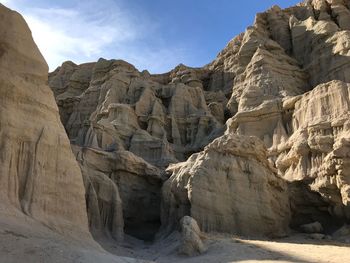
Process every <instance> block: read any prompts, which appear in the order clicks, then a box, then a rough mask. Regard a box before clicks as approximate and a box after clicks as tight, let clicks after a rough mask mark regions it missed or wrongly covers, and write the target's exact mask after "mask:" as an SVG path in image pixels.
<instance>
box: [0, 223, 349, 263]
mask: <svg viewBox="0 0 350 263" xmlns="http://www.w3.org/2000/svg"><path fill="white" fill-rule="evenodd" d="M178 237H179V235H178V234H173V235H171V236H170V237H168V238H166V239H165V240H163V241H162V242H156V243H154V244H150V243H145V242H141V241H138V240H135V239H132V238H130V237H126V240H125V242H124V243H123V244H120V245H116V244H115V243H111V242H109V243H108V242H105V243H104V248H105V249H106V250H108V251H109V252H111V253H108V252H106V251H104V250H103V249H101V248H100V247H99V246H98V245H97V244H96V243H94V242H81V241H74V240H67V239H66V238H63V237H62V236H60V235H58V234H55V233H54V232H52V231H51V230H50V229H48V228H46V227H44V226H42V225H40V224H38V223H36V222H35V221H33V220H28V219H25V220H24V219H18V218H13V219H11V220H9V218H0V262H1V263H21V262H26V263H32V262H33V263H41V262H43V263H51V262H53V263H61V262H62V263H63V262H65V263H66V262H74V263H76V262H78V263H79V262H87V263H95V262H98V263H100V262H107V263H110V262H111V263H112V262H113V263H119V262H121V263H136V262H137V263H141V262H170V263H171V262H189V263H200V262H215V263H219V262H223V263H229V262H261V261H263V262H339V263H343V262H344V263H346V262H350V245H349V244H344V243H336V242H332V241H331V240H312V239H309V238H308V236H306V235H301V234H298V235H293V236H291V237H288V238H284V239H279V240H274V241H267V240H265V241H264V240H249V239H242V238H238V237H233V236H229V235H219V234H211V235H208V237H207V239H206V241H205V243H206V245H207V246H208V251H207V252H206V253H204V254H203V255H200V256H196V257H190V258H189V257H185V256H179V255H178V253H177V246H178V244H179V243H178ZM112 253H113V254H117V255H118V256H115V255H112ZM132 258H134V259H132ZM135 258H136V260H135Z"/></svg>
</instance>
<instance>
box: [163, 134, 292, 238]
mask: <svg viewBox="0 0 350 263" xmlns="http://www.w3.org/2000/svg"><path fill="white" fill-rule="evenodd" d="M168 170H169V171H171V172H172V176H171V177H170V179H169V180H168V181H167V182H166V183H165V184H164V186H163V207H162V208H163V209H162V222H163V223H164V225H165V226H167V227H168V228H169V227H170V229H171V226H173V225H176V224H177V222H178V220H179V219H181V217H183V216H184V215H191V216H192V217H193V218H194V219H195V220H196V221H197V222H198V223H199V226H200V228H201V229H202V230H204V231H206V232H212V231H215V232H226V233H234V234H239V235H246V236H261V235H264V236H283V235H285V234H286V233H287V230H288V223H289V218H290V207H289V200H288V194H287V185H286V183H285V182H284V181H283V180H282V179H281V178H279V177H278V176H277V173H276V170H275V169H274V168H273V167H272V166H271V164H270V163H269V162H268V160H267V151H266V148H265V146H264V145H263V143H262V142H261V141H260V140H259V139H257V138H256V137H244V136H238V135H234V134H229V135H225V136H222V137H220V138H218V139H216V140H215V141H214V142H212V143H211V144H209V145H208V146H206V147H205V149H204V151H203V152H201V153H199V154H194V155H192V157H191V158H190V159H189V160H187V162H185V163H179V164H175V165H173V166H170V167H169V168H168Z"/></svg>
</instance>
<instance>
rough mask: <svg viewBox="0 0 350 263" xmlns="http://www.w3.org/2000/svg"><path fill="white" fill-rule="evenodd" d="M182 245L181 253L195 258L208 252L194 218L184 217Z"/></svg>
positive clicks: (182, 222)
mask: <svg viewBox="0 0 350 263" xmlns="http://www.w3.org/2000/svg"><path fill="white" fill-rule="evenodd" d="M180 225H181V244H180V246H179V253H180V254H184V255H187V256H195V255H198V254H202V253H204V252H205V251H206V247H205V246H204V244H203V242H202V237H203V234H202V233H201V230H200V229H199V226H198V224H197V222H196V220H194V219H193V218H191V217H189V216H184V217H183V218H182V219H181V221H180Z"/></svg>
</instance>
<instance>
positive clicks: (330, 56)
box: [49, 0, 350, 235]
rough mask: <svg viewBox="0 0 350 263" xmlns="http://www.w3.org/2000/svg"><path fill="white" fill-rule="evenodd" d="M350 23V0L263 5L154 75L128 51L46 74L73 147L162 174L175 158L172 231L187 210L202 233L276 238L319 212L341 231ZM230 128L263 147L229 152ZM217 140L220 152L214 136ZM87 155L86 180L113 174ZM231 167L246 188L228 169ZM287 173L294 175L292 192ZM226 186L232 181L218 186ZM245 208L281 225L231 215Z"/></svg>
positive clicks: (168, 198)
mask: <svg viewBox="0 0 350 263" xmlns="http://www.w3.org/2000/svg"><path fill="white" fill-rule="evenodd" d="M349 28H350V11H349V2H348V1H342V0H337V1H335V0H333V1H331V0H307V1H304V2H302V3H301V4H299V5H296V6H294V7H290V8H287V9H281V8H279V7H277V6H274V7H272V8H270V9H269V10H267V11H266V12H263V13H260V14H257V16H256V18H255V21H254V24H253V25H252V26H251V27H248V28H247V30H246V31H245V32H244V33H242V34H240V35H238V36H237V37H235V38H234V39H233V40H231V41H230V42H229V43H228V45H227V46H226V47H225V48H224V50H223V51H221V52H220V53H219V54H218V56H217V58H216V59H215V60H214V61H213V62H212V63H210V64H209V65H207V66H205V67H203V68H190V67H186V66H184V65H182V64H180V65H179V66H177V67H176V68H175V69H174V70H172V71H170V72H168V73H164V74H158V75H152V74H150V73H149V72H147V71H143V72H139V71H138V70H137V69H136V68H135V67H134V66H132V65H130V64H128V63H127V62H124V61H121V60H109V61H108V60H104V59H100V60H99V61H98V62H96V63H88V64H82V65H75V64H74V63H72V62H65V63H63V64H62V66H61V67H60V68H58V69H57V70H56V71H54V72H53V73H51V74H50V78H49V81H50V85H51V87H52V89H53V91H54V93H55V95H56V100H57V103H58V105H59V109H60V114H61V119H62V122H63V124H64V126H65V128H66V130H67V133H68V135H69V138H70V140H71V143H72V144H73V145H78V146H79V147H83V148H84V147H85V148H89V151H96V152H97V151H98V152H99V155H101V156H108V155H110V154H116V153H118V152H119V153H120V152H124V153H126V152H132V153H133V154H134V155H136V156H138V157H140V158H142V159H143V162H145V163H147V164H149V165H152V166H155V167H158V168H159V169H160V171H164V170H165V168H166V167H167V166H168V165H169V164H174V163H177V164H175V165H171V166H170V168H169V169H168V170H169V171H172V173H173V175H172V176H171V177H170V179H169V180H168V181H167V182H166V183H165V185H164V187H163V198H164V200H162V201H163V203H164V207H163V208H164V210H163V213H162V219H163V227H164V228H165V229H172V227H173V226H174V225H177V224H178V223H179V220H180V218H182V217H183V216H184V215H191V216H193V217H194V218H195V219H196V220H197V221H198V224H199V225H200V227H201V228H202V229H203V230H204V231H211V230H215V231H224V232H233V233H239V234H249V235H250V234H254V233H255V234H257V233H258V234H265V235H266V234H268V235H272V234H277V235H279V234H282V233H285V232H286V230H287V226H288V225H290V226H292V227H293V228H295V229H299V227H300V225H303V224H307V223H312V222H314V221H319V222H320V223H321V225H322V227H324V229H325V231H326V232H327V231H334V229H335V228H337V227H340V226H341V225H342V224H343V223H346V222H347V223H349V220H350V215H349V213H350V212H349V193H350V183H349V182H350V181H349V180H350V179H349V178H348V177H349V176H348V174H347V170H348V167H347V166H348V158H349V156H348V146H349V145H350V144H349V140H350V138H348V137H349V136H348V134H347V133H348V130H349V124H348V121H347V118H348V115H349V109H348V107H349V101H348V100H349V98H348V97H349V95H348V94H349V91H348V83H349V82H350V80H349V65H350V60H349V46H350V35H349V32H350V31H349V30H348V29H349ZM225 123H226V124H225ZM225 128H227V129H226V132H225V134H226V135H224V136H222V135H223V133H224V130H225ZM235 135H240V136H241V135H242V136H255V137H257V138H259V139H260V140H261V141H262V142H263V143H264V144H265V147H266V148H267V150H265V148H264V150H261V149H263V146H262V145H261V146H260V143H257V144H258V145H259V146H258V148H257V149H255V148H254V151H253V150H250V149H251V147H252V146H251V143H247V145H248V146H247V147H246V148H245V149H244V150H239V151H238V150H234V151H232V150H230V149H229V148H228V147H229V146H228V145H230V144H231V140H235V139H232V138H235V137H234V136H235ZM220 136H221V137H220ZM217 137H220V138H219V139H218V141H216V142H220V143H219V146H217V147H222V149H221V152H219V151H216V150H213V149H214V148H215V149H216V148H217V147H216V146H215V144H214V143H212V144H210V143H211V142H212V141H213V140H214V139H215V138H217ZM242 138H246V137H242ZM242 140H243V141H245V140H246V139H242ZM249 140H253V139H249ZM249 140H248V141H249ZM242 143H243V142H242ZM208 144H209V145H210V146H207V145H208ZM253 144H254V143H253ZM206 146H207V148H205V147H206ZM235 147H236V146H234V147H233V148H234V149H236V148H235ZM260 147H262V148H261V149H260ZM203 149H204V150H203ZM210 149H211V150H210ZM227 152H229V153H230V154H227ZM262 152H264V153H262ZM191 154H194V155H192V156H191ZM190 156H191V157H190ZM208 156H210V158H209V157H208ZM211 156H214V157H211ZM189 157H190V158H189ZM94 158H95V157H94ZM104 158H105V157H104ZM118 158H119V157H118ZM187 158H189V159H188V160H187V162H184V161H186V159H187ZM99 159H100V157H96V160H99ZM96 160H95V161H94V162H96ZM115 160H118V159H115ZM121 160H122V161H124V159H121ZM233 160H234V161H233ZM125 162H126V163H129V161H125ZM179 162H184V163H179ZM231 162H234V163H237V165H238V164H239V165H238V166H237V167H238V168H237V167H234V166H232V167H231V166H230V165H229V164H231ZM80 163H81V167H82V170H85V173H86V174H88V175H87V176H84V177H85V178H88V177H89V178H95V179H94V180H95V182H97V181H101V182H107V181H108V180H107V179H106V178H111V177H110V174H109V173H110V171H111V169H112V170H113V169H114V168H113V167H114V164H108V165H107V166H111V167H112V168H111V169H105V170H102V171H101V170H99V171H98V172H97V173H95V171H94V170H91V169H86V168H84V166H85V164H84V162H80ZM228 163H229V164H228ZM246 163H247V164H246ZM131 164H132V165H135V163H134V162H131ZM86 165H87V164H86ZM246 165H248V166H247V167H249V168H246ZM251 165H252V166H253V167H255V168H254V169H256V171H254V173H253V174H254V178H255V177H257V178H258V179H256V180H257V181H256V182H261V184H262V185H263V187H260V188H258V189H255V188H252V185H251V183H250V179H249V178H250V177H249V176H245V175H246V174H248V173H247V171H250V166H251ZM192 166H194V167H192ZM261 166H262V167H264V168H261ZM247 169H248V170H247ZM208 171H210V172H208ZM232 171H235V176H237V178H236V177H234V178H236V179H235V180H237V182H238V184H237V185H239V187H238V186H236V184H235V183H233V182H231V181H229V179H227V178H226V179H225V177H224V176H223V175H224V174H225V173H226V172H227V174H231V173H232ZM236 172H237V173H236ZM160 173H161V172H160ZM276 173H277V174H278V176H276ZM97 174H98V175H97ZM202 174H204V175H202ZM200 175H201V176H200ZM217 175H220V176H218V177H219V179H217V177H216V176H217ZM99 177H101V178H100V179H99ZM141 177H142V176H141ZM146 177H147V176H146ZM191 178H192V179H191ZM193 178H195V180H194V179H193ZM281 178H283V179H284V180H286V181H289V182H290V184H289V186H288V191H287V189H286V186H285V185H284V182H283V180H282V179H281ZM105 179H106V180H107V181H105ZM163 179H164V178H163ZM248 179H249V180H248ZM160 180H161V179H160ZM197 180H198V181H197ZM217 180H219V181H220V180H222V181H220V182H221V183H220V184H219V183H218V181H217ZM259 180H261V181H259ZM112 181H113V180H112ZM108 182H109V181H108ZM228 182H231V184H229V183H228ZM237 182H236V183H237ZM243 182H244V183H243ZM271 182H273V183H271ZM276 182H278V183H277V184H275V183H276ZM114 184H115V186H116V187H117V188H115V187H114V186H109V188H108V189H113V191H111V193H112V192H113V193H117V192H119V195H120V199H121V200H119V201H121V203H123V199H128V198H129V197H128V196H127V195H124V197H123V196H122V194H121V192H122V191H123V190H122V189H121V188H120V187H119V185H118V184H116V183H114ZM257 184H258V183H257ZM271 184H272V185H271ZM112 185H113V184H112ZM160 185H161V182H160ZM221 185H225V186H227V185H228V186H229V187H228V188H227V189H226V191H222V189H221ZM278 185H279V187H278ZM281 185H283V186H281ZM118 187H119V190H118ZM206 187H207V188H208V189H210V191H209V193H212V195H213V196H214V197H215V198H214V197H212V198H211V199H210V201H207V199H205V198H204V197H203V196H206V195H208V196H210V194H207V193H203V192H205V191H204V190H203V189H206ZM236 188H237V189H236ZM145 189H146V188H142V189H141V188H140V189H139V190H140V191H141V190H142V191H144V190H145ZM147 189H148V187H147ZM150 189H151V190H150V191H151V192H154V190H155V189H153V188H150ZM232 189H235V190H236V192H235V193H232ZM267 189H273V190H271V193H269V191H268V190H267ZM277 189H280V191H278V190H277ZM109 191H110V190H108V191H107V192H109ZM238 192H241V196H240V197H239V198H238V197H237V196H238ZM260 193H261V194H262V195H263V198H262V197H261V196H260ZM197 194H198V197H197ZM114 196H117V195H116V194H114ZM288 196H289V197H290V198H289V199H290V200H288ZM199 197H200V198H199ZM207 198H209V197H207ZM240 198H242V199H243V201H242V202H237V200H241V199H240ZM97 199H98V198H97ZM115 200H118V198H116V199H115ZM212 200H217V203H215V202H214V201H212ZM262 200H266V201H262ZM119 201H115V203H120V202H119ZM236 203H237V204H238V206H237V207H236V206H234V207H233V205H232V204H236ZM262 203H263V205H262ZM289 203H290V210H289V209H288V208H287V206H288V205H287V204H289ZM240 205H242V207H240ZM244 206H248V207H252V210H249V211H250V212H251V213H252V215H254V217H255V218H263V219H262V221H263V222H264V220H265V219H266V218H269V219H271V218H272V219H271V220H272V221H273V222H275V221H276V222H277V221H278V222H279V223H278V224H275V226H274V227H272V224H271V222H272V221H270V223H268V222H267V221H269V220H265V221H266V225H267V227H266V228H265V229H262V227H261V228H259V227H260V226H259V224H253V225H254V227H251V225H252V224H251V222H253V221H254V220H253V219H252V217H253V216H251V215H249V213H250V212H249V213H247V214H245V213H243V212H242V213H240V215H239V216H236V215H235V211H243V207H244ZM255 207H256V209H255ZM261 207H264V208H261ZM281 207H282V208H281ZM253 208H254V209H255V210H254V209H253ZM119 209H120V208H119ZM204 209H205V211H206V213H204V212H203V211H204ZM116 210H118V209H117V208H116ZM123 210H124V212H125V206H124V205H123ZM276 211H278V212H276ZM290 211H291V213H292V214H293V216H292V217H291V218H292V219H291V220H290V217H289V215H290ZM97 214H98V213H97ZM119 214H120V213H119ZM240 217H242V218H240ZM232 218H233V219H232ZM237 218H238V219H237ZM124 219H125V216H124ZM124 221H125V220H124ZM90 222H91V216H90ZM119 222H120V221H119ZM242 222H243V223H242ZM121 225H122V224H119V226H120V227H119V228H121ZM262 225H264V226H266V225H265V224H262Z"/></svg>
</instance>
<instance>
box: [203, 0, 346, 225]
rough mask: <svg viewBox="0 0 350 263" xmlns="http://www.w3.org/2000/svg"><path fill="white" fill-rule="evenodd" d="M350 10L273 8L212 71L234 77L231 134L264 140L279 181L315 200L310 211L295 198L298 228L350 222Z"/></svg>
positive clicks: (331, 5)
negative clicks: (349, 166)
mask: <svg viewBox="0 0 350 263" xmlns="http://www.w3.org/2000/svg"><path fill="white" fill-rule="evenodd" d="M348 4H349V3H348V1H321V0H314V1H305V2H304V3H302V4H300V5H298V6H295V7H291V8H288V9H285V10H281V9H280V8H278V7H273V8H271V9H270V10H268V11H267V12H265V13H262V14H258V15H257V17H256V20H255V23H254V25H253V26H252V27H250V28H248V29H247V31H246V32H245V33H244V34H242V35H240V36H238V37H236V38H235V39H234V40H232V41H231V42H230V43H229V45H228V46H227V47H226V48H225V49H224V51H223V52H221V53H220V54H219V56H218V58H217V59H216V60H215V61H214V62H213V63H212V64H211V65H209V69H211V70H213V71H214V72H218V71H219V72H220V71H222V70H224V71H225V72H228V73H230V74H229V75H230V76H231V79H230V81H226V82H227V83H232V85H231V84H230V85H231V88H232V94H231V98H230V100H229V102H228V104H227V110H228V111H229V112H230V114H231V115H233V116H232V118H231V119H230V120H229V122H228V131H227V132H228V133H237V134H242V135H249V136H252V135H253V136H256V137H258V138H260V139H261V140H263V141H264V143H265V145H266V146H267V147H268V156H269V159H270V161H271V162H273V163H274V166H275V167H276V168H277V169H278V173H279V175H280V176H282V177H284V178H285V179H286V180H288V181H290V182H295V181H301V182H303V183H302V184H300V186H301V185H303V186H305V185H307V187H306V188H305V187H302V189H303V191H301V190H300V189H299V190H296V189H295V184H294V185H293V186H291V187H292V188H293V189H292V190H291V192H292V193H294V194H300V195H301V196H309V197H313V198H314V199H313V200H312V201H310V202H309V201H308V202H306V203H307V204H304V206H303V205H302V204H301V203H300V202H299V201H298V199H299V200H301V198H300V197H295V196H293V197H292V202H294V201H295V202H294V204H292V207H293V209H292V210H293V213H296V214H295V216H294V217H293V220H294V222H293V223H292V225H294V224H295V223H296V222H298V224H301V223H311V222H313V221H315V218H317V219H318V220H319V221H320V222H321V221H322V222H327V221H328V222H331V223H337V224H338V223H340V222H341V221H348V220H349V211H348V209H349V206H348V198H349V190H348V189H349V179H348V177H349V176H348V175H347V172H346V171H347V168H346V165H347V164H346V163H347V162H348V157H347V153H346V152H347V137H348V136H347V132H348V124H347V123H348V121H347V118H348V114H349V108H348V103H349V102H348V101H349V95H348V92H349V88H348V83H349V79H348V76H349V74H348V73H349V65H350V63H349V62H350V59H349V55H348V49H349V48H348V46H349V44H350V36H349V31H348V26H349V21H350V20H349V19H350V12H349V5H348ZM215 74H216V75H217V74H218V73H215ZM225 75H226V76H228V74H225ZM216 83H217V82H213V83H212V87H211V88H212V89H216V88H218V86H217V84H216ZM307 188H309V189H307ZM309 191H313V192H314V193H317V194H318V196H315V195H313V194H311V193H310V192H309ZM297 203H298V205H299V207H298V208H296V207H295V205H296V204H297ZM300 205H301V206H300ZM310 205H311V206H310ZM317 206H318V207H317ZM306 208H308V209H309V210H308V211H306ZM300 211H303V212H302V213H300ZM321 211H322V212H321ZM297 214H298V215H299V216H301V217H300V218H296V217H297ZM307 214H309V216H306V215H307ZM321 215H323V217H322V216H321Z"/></svg>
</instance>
